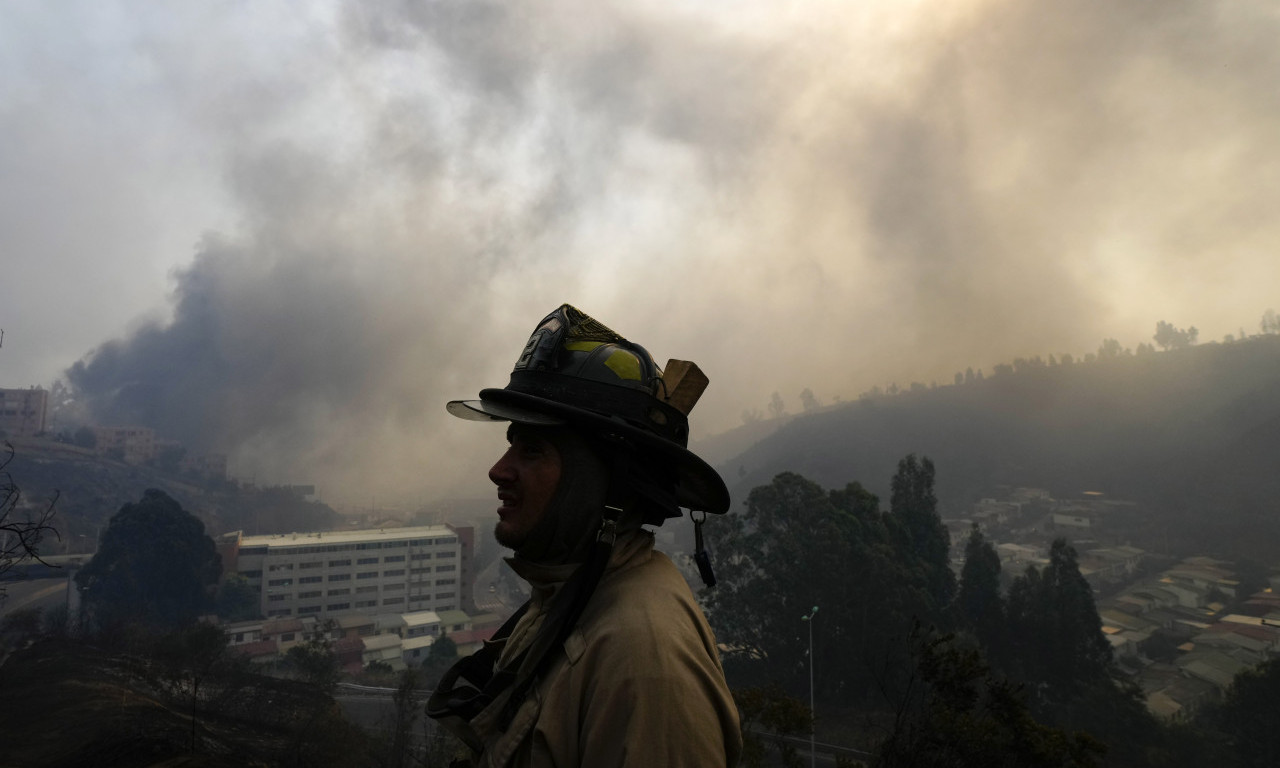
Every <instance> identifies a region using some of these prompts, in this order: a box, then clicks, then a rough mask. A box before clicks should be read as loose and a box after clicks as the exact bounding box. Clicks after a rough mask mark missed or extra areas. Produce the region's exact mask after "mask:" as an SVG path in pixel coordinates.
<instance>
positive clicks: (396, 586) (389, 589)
mask: <svg viewBox="0 0 1280 768" xmlns="http://www.w3.org/2000/svg"><path fill="white" fill-rule="evenodd" d="M400 589H404V584H383V585H382V591H383V592H395V591H397V590H400Z"/></svg>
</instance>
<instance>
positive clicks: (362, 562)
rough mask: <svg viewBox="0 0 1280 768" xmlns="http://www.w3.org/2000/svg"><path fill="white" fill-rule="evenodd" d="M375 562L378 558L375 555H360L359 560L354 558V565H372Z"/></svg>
mask: <svg viewBox="0 0 1280 768" xmlns="http://www.w3.org/2000/svg"><path fill="white" fill-rule="evenodd" d="M376 562H378V558H376V557H362V558H360V559H359V560H356V565H372V564H373V563H376Z"/></svg>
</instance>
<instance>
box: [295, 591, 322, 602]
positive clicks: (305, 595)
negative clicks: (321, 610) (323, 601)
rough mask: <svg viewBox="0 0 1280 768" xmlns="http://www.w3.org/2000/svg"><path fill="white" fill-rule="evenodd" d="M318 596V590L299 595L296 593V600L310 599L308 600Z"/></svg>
mask: <svg viewBox="0 0 1280 768" xmlns="http://www.w3.org/2000/svg"><path fill="white" fill-rule="evenodd" d="M319 596H320V590H318V589H317V590H316V591H314V592H299V593H298V599H299V600H307V599H310V598H313V597H319Z"/></svg>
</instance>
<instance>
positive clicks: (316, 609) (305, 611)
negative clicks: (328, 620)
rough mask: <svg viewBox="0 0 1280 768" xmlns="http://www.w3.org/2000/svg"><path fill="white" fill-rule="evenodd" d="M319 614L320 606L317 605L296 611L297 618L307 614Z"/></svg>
mask: <svg viewBox="0 0 1280 768" xmlns="http://www.w3.org/2000/svg"><path fill="white" fill-rule="evenodd" d="M319 612H320V606H318V605H308V606H306V607H305V608H299V609H298V615H299V616H306V615H307V614H309V613H319Z"/></svg>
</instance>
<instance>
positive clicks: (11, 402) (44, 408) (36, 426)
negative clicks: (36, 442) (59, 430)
mask: <svg viewBox="0 0 1280 768" xmlns="http://www.w3.org/2000/svg"><path fill="white" fill-rule="evenodd" d="M48 413H49V393H48V392H46V391H45V390H43V389H38V388H35V387H33V388H31V389H0V434H3V435H5V436H6V437H35V436H36V435H38V434H40V433H42V432H44V428H45V419H46V418H47V417H48Z"/></svg>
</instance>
